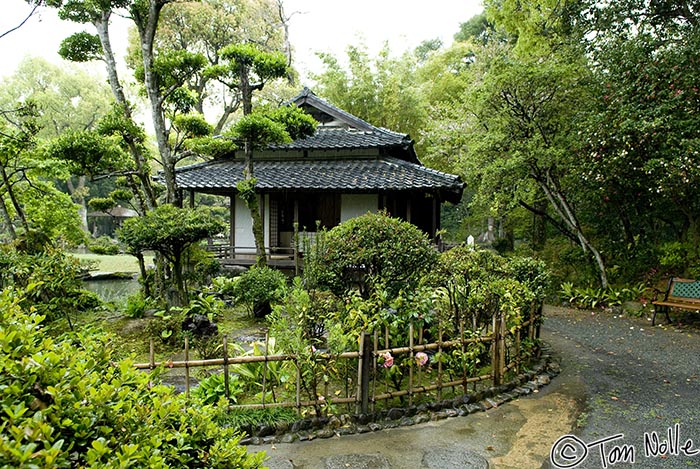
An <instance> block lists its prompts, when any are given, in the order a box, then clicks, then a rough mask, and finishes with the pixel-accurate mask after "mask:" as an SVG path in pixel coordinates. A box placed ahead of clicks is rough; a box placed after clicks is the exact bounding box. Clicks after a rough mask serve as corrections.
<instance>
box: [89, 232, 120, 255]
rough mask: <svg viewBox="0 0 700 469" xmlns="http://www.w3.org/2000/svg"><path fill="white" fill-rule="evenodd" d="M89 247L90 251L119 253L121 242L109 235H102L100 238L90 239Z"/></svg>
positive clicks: (106, 253) (108, 253) (103, 253)
mask: <svg viewBox="0 0 700 469" xmlns="http://www.w3.org/2000/svg"><path fill="white" fill-rule="evenodd" d="M87 248H88V249H89V250H90V252H93V253H95V254H101V255H105V256H114V255H116V254H119V243H117V242H116V241H114V240H113V239H112V238H110V237H109V236H100V237H99V238H96V239H91V240H89V241H88V242H87Z"/></svg>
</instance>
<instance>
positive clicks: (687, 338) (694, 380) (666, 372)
mask: <svg viewBox="0 0 700 469" xmlns="http://www.w3.org/2000/svg"><path fill="white" fill-rule="evenodd" d="M682 318H685V319H690V320H695V321H697V319H698V318H697V316H696V317H693V316H691V315H687V316H685V317H682ZM662 322H663V321H662ZM542 338H543V339H544V340H545V342H547V343H548V344H549V345H550V346H551V349H552V351H553V355H554V356H555V357H557V358H558V359H559V360H560V364H561V368H562V374H561V375H560V376H559V377H557V378H555V380H554V382H556V381H557V380H559V379H560V378H561V379H562V380H563V381H564V382H566V381H567V380H568V381H570V382H571V383H572V386H571V387H572V389H570V390H571V391H572V392H573V391H579V392H582V394H583V395H584V396H585V405H584V409H583V413H581V414H580V415H579V417H578V419H577V424H578V428H576V429H574V430H573V431H572V433H573V434H574V436H573V437H568V438H562V439H561V440H560V441H559V444H558V445H557V448H558V449H560V450H562V453H559V452H558V453H557V456H556V458H555V463H551V464H546V463H545V466H544V467H548V466H549V467H572V468H573V467H579V468H600V467H603V468H605V467H611V466H613V465H615V464H614V463H617V467H620V466H621V467H634V468H638V467H639V468H647V467H649V468H658V467H663V468H671V467H673V468H676V467H700V328H698V326H697V323H696V324H695V325H692V326H678V325H675V326H673V325H672V326H667V325H657V326H656V327H651V323H650V322H649V321H648V320H647V319H645V318H631V317H629V316H619V315H616V314H614V313H610V312H600V313H591V312H583V311H578V310H571V309H564V308H552V307H550V308H548V311H547V319H546V320H545V323H544V325H543V327H542ZM564 384H565V383H564ZM578 386H580V387H581V388H580V389H573V388H576V387H578ZM562 436H563V435H562ZM596 443H597V444H596ZM586 454H587V456H586ZM632 462H634V464H630V463H632Z"/></svg>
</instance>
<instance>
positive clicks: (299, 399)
mask: <svg viewBox="0 0 700 469" xmlns="http://www.w3.org/2000/svg"><path fill="white" fill-rule="evenodd" d="M294 363H295V364H296V366H297V396H296V397H297V402H296V407H297V412H298V413H299V414H301V366H300V365H299V357H297V356H295V357H294Z"/></svg>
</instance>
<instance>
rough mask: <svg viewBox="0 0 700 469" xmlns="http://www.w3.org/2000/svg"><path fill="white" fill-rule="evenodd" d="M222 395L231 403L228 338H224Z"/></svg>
mask: <svg viewBox="0 0 700 469" xmlns="http://www.w3.org/2000/svg"><path fill="white" fill-rule="evenodd" d="M224 395H225V396H226V400H227V401H229V402H230V401H231V388H230V384H229V381H228V337H226V336H224Z"/></svg>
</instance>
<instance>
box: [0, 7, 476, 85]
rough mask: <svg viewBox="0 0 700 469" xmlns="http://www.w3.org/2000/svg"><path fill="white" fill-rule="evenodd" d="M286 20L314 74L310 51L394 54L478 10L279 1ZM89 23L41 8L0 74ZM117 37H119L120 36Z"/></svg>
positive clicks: (8, 39) (0, 54) (0, 45)
mask: <svg viewBox="0 0 700 469" xmlns="http://www.w3.org/2000/svg"><path fill="white" fill-rule="evenodd" d="M0 3H1V4H2V14H0V33H3V32H5V31H7V30H9V29H11V28H13V27H15V26H17V25H18V24H19V23H21V22H22V20H24V18H25V17H26V15H27V13H28V12H29V11H30V9H29V6H28V5H27V3H26V2H25V1H24V0H0ZM284 5H285V12H286V14H287V15H288V16H289V15H291V16H292V18H291V20H290V26H289V31H290V40H291V42H292V46H293V47H294V49H295V57H294V60H295V64H294V65H295V66H296V67H297V69H298V70H299V71H300V72H301V73H302V76H304V75H305V72H306V71H309V70H310V71H312V72H320V71H321V70H320V68H319V65H320V63H319V62H318V61H317V59H316V58H315V54H314V53H315V52H316V51H322V52H330V53H332V54H334V55H335V56H336V57H342V56H344V55H345V49H346V47H347V46H348V44H358V43H360V42H364V43H365V44H366V45H367V47H368V49H369V52H370V54H371V55H375V54H376V53H377V51H378V50H379V49H380V48H381V47H382V45H383V44H384V42H385V41H388V42H389V45H390V46H391V49H392V51H393V52H394V53H395V54H399V53H402V52H403V51H405V50H407V49H412V48H414V47H416V46H417V45H419V44H420V43H421V42H422V41H424V40H426V39H434V38H440V39H442V41H443V43H444V44H450V43H451V42H452V36H453V35H454V33H455V32H457V29H458V27H459V24H460V23H462V22H465V21H467V20H468V19H469V18H471V17H472V16H474V15H476V14H477V13H479V12H480V11H481V10H482V5H481V0H432V1H428V0H351V1H342V2H341V1H338V0H284ZM127 27H128V22H126V21H123V20H122V21H117V22H116V24H115V25H113V27H112V35H113V37H114V42H115V44H114V45H115V48H116V49H117V50H119V48H122V49H123V48H125V47H126V40H125V39H124V38H125V36H126V28H127ZM83 29H86V30H87V31H89V32H91V33H92V32H93V31H92V29H91V27H90V26H88V27H87V28H85V27H83V26H82V25H77V24H73V23H70V22H64V21H61V20H59V19H58V17H57V16H56V14H55V11H54V10H53V9H43V10H42V12H41V14H40V15H36V16H35V17H32V18H31V19H30V20H29V21H28V22H27V23H26V24H24V25H23V26H22V27H21V28H20V29H18V30H17V31H14V32H12V33H10V34H9V35H7V36H5V37H4V38H1V39H0V77H3V76H7V75H10V74H12V73H13V72H14V70H15V69H16V67H17V64H18V63H19V62H20V61H21V60H22V59H23V58H24V57H25V56H27V55H32V56H41V57H44V58H46V59H47V60H50V61H51V62H54V63H61V59H60V57H59V56H58V54H57V52H56V51H57V50H58V47H59V44H60V41H61V40H62V39H63V38H65V37H66V36H68V35H70V34H71V33H72V32H75V31H80V30H83ZM120 39H121V40H120Z"/></svg>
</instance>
